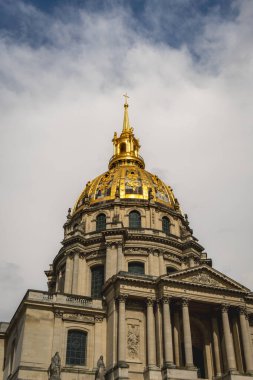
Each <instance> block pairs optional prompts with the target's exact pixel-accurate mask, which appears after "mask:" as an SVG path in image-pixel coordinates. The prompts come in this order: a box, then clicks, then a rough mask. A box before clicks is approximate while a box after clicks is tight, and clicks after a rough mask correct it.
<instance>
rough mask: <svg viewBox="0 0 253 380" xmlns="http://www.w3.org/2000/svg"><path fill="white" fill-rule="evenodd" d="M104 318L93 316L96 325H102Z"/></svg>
mask: <svg viewBox="0 0 253 380" xmlns="http://www.w3.org/2000/svg"><path fill="white" fill-rule="evenodd" d="M103 319H104V317H103V316H102V315H95V322H96V323H102V322H103Z"/></svg>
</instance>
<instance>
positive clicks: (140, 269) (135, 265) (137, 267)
mask: <svg viewBox="0 0 253 380" xmlns="http://www.w3.org/2000/svg"><path fill="white" fill-rule="evenodd" d="M128 272H129V273H137V274H144V263H140V262H132V263H129V264H128Z"/></svg>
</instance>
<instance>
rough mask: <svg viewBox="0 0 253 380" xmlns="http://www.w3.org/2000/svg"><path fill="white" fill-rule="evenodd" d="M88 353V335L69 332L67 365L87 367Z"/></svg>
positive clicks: (73, 331) (78, 331) (79, 332)
mask: <svg viewBox="0 0 253 380" xmlns="http://www.w3.org/2000/svg"><path fill="white" fill-rule="evenodd" d="M86 352H87V333H86V332H84V331H80V330H69V332H68V339H67V352H66V364H70V365H85V364H86Z"/></svg>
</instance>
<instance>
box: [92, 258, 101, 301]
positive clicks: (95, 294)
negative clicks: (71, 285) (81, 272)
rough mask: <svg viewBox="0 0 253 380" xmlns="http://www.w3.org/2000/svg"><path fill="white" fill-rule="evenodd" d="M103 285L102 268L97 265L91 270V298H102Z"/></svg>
mask: <svg viewBox="0 0 253 380" xmlns="http://www.w3.org/2000/svg"><path fill="white" fill-rule="evenodd" d="M103 285H104V266H103V265H97V266H95V267H93V268H91V297H92V298H97V299H99V298H102V288H103Z"/></svg>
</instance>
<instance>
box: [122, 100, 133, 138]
mask: <svg viewBox="0 0 253 380" xmlns="http://www.w3.org/2000/svg"><path fill="white" fill-rule="evenodd" d="M123 96H124V97H125V104H124V108H125V112H124V120H123V130H122V132H123V133H124V132H131V128H130V123H129V117H128V103H127V99H129V96H128V95H127V93H125V94H124V95H123Z"/></svg>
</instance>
